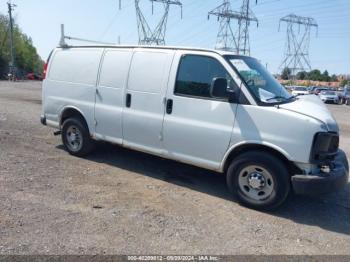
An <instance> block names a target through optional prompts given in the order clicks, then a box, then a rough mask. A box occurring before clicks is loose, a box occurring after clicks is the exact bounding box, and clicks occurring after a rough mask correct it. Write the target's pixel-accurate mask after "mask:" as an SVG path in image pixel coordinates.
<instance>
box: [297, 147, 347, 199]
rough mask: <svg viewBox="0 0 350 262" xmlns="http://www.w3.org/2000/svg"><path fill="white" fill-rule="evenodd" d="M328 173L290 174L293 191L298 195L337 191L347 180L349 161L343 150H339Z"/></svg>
mask: <svg viewBox="0 0 350 262" xmlns="http://www.w3.org/2000/svg"><path fill="white" fill-rule="evenodd" d="M333 164H334V165H333V167H332V169H331V170H330V172H329V173H323V172H320V173H319V174H314V175H295V176H292V185H293V189H294V192H295V193H296V194H298V195H319V194H325V193H330V192H334V191H337V190H339V189H341V188H342V187H344V186H345V185H346V184H347V183H348V180H349V163H348V160H347V157H346V155H345V153H344V151H342V150H339V152H338V153H337V155H336V157H335V160H334V162H333Z"/></svg>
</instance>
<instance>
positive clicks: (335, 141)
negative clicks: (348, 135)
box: [310, 132, 339, 164]
mask: <svg viewBox="0 0 350 262" xmlns="http://www.w3.org/2000/svg"><path fill="white" fill-rule="evenodd" d="M338 148H339V135H338V134H335V133H324V132H322V133H317V134H316V135H315V137H314V142H313V146H312V150H311V157H310V161H311V163H318V164H319V163H321V162H325V161H327V160H333V159H334V156H335V155H336V153H337V152H338Z"/></svg>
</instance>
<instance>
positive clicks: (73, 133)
mask: <svg viewBox="0 0 350 262" xmlns="http://www.w3.org/2000/svg"><path fill="white" fill-rule="evenodd" d="M62 142H63V144H64V146H65V148H66V150H67V151H68V152H69V153H70V154H71V155H74V156H78V157H82V156H86V155H87V154H89V153H90V152H91V151H92V150H93V148H94V142H93V141H92V139H91V138H90V134H89V130H88V128H87V126H86V124H85V123H84V121H82V120H81V119H79V118H69V119H67V120H65V121H64V123H63V125H62Z"/></svg>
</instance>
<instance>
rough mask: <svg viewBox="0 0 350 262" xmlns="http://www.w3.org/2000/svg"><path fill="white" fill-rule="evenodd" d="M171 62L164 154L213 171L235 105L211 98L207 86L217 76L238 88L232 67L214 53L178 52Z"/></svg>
mask: <svg viewBox="0 0 350 262" xmlns="http://www.w3.org/2000/svg"><path fill="white" fill-rule="evenodd" d="M173 64H174V68H173V71H172V73H171V75H172V79H171V80H170V83H171V86H170V85H169V88H168V93H167V105H166V107H167V110H166V115H165V117H164V130H163V132H164V146H165V149H166V150H167V154H168V155H169V156H170V157H171V158H175V159H178V160H182V161H184V162H188V163H191V164H195V165H198V166H202V167H205V168H209V169H214V170H216V169H218V168H219V166H220V164H221V161H222V159H223V157H224V154H225V152H226V151H227V149H228V146H229V144H230V138H231V133H232V130H233V126H234V121H235V113H236V109H237V104H231V103H229V102H228V101H227V98H226V99H225V98H224V99H213V98H211V97H210V94H209V88H210V85H211V83H212V80H213V79H214V78H216V77H222V78H226V79H227V80H228V82H229V87H228V88H237V87H236V85H235V84H234V83H235V82H234V80H233V78H232V77H231V75H233V72H231V71H233V70H232V69H231V68H230V67H229V66H228V65H227V64H226V65H225V66H224V64H225V61H224V59H223V58H222V57H221V56H219V55H216V54H213V53H205V54H203V53H186V52H185V51H178V52H177V54H176V56H175V58H174V62H173ZM175 65H178V66H175Z"/></svg>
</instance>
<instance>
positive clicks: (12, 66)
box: [7, 2, 16, 81]
mask: <svg viewBox="0 0 350 262" xmlns="http://www.w3.org/2000/svg"><path fill="white" fill-rule="evenodd" d="M7 7H8V13H9V18H10V54H11V61H10V64H9V76H10V78H9V79H10V80H13V81H14V80H16V64H15V46H14V41H13V20H12V11H13V10H14V8H15V7H16V5H15V4H11V2H7Z"/></svg>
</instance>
